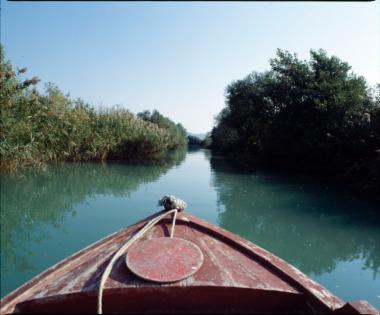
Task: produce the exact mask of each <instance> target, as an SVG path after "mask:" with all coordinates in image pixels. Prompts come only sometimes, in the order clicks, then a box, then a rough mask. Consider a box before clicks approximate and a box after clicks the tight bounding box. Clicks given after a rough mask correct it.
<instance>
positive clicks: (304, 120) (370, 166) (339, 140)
mask: <svg viewBox="0 0 380 315" xmlns="http://www.w3.org/2000/svg"><path fill="white" fill-rule="evenodd" d="M270 66H271V69H270V70H268V71H265V72H261V73H257V72H253V73H251V74H249V75H248V76H246V77H245V78H243V79H241V80H237V81H233V82H232V83H230V84H229V85H228V86H227V88H226V94H225V95H226V106H225V108H224V109H223V110H222V111H221V112H220V113H219V115H218V116H217V118H216V125H215V127H214V128H213V129H212V132H211V140H212V143H211V149H213V150H214V151H217V152H220V153H223V154H225V155H229V156H235V157H236V156H239V159H240V160H242V161H243V162H244V163H245V165H246V166H247V167H252V168H256V167H269V168H272V169H277V170H281V171H284V170H287V171H291V172H302V173H308V174H310V175H312V174H318V175H323V176H327V177H329V178H330V179H333V180H334V181H335V182H337V183H338V184H340V185H342V186H347V187H351V188H353V189H354V190H355V191H357V192H359V193H360V194H365V195H372V196H375V197H379V196H378V187H380V84H377V86H376V87H375V88H370V87H369V85H368V83H367V82H366V80H365V79H364V77H361V76H357V75H356V74H354V73H353V72H352V71H350V70H351V67H350V66H349V65H348V64H347V63H346V62H343V61H341V60H340V59H339V58H337V57H336V56H331V57H329V56H328V55H327V53H326V52H325V51H324V50H318V51H314V50H311V51H310V60H309V61H307V60H300V59H298V57H297V55H296V54H291V53H290V52H288V51H282V50H277V56H276V57H275V58H273V59H271V60H270Z"/></svg>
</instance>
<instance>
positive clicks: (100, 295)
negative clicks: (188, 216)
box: [98, 209, 181, 314]
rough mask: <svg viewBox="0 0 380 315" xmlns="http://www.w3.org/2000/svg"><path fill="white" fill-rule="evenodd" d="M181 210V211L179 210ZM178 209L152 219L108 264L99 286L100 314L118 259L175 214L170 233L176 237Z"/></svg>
mask: <svg viewBox="0 0 380 315" xmlns="http://www.w3.org/2000/svg"><path fill="white" fill-rule="evenodd" d="M179 210H181V209H179ZM177 212H178V210H177V209H172V210H169V211H166V212H165V213H163V214H161V215H158V216H156V217H154V218H153V219H151V220H150V221H149V222H148V223H147V224H146V225H145V226H144V227H143V228H142V229H141V230H140V231H138V232H137V233H136V234H135V235H134V236H132V237H131V238H130V239H129V240H128V241H127V242H126V243H125V244H124V245H123V246H122V247H121V248H120V249H119V250H118V251H117V252H116V254H115V255H114V256H113V257H112V259H111V261H110V262H109V263H108V266H107V268H106V269H105V270H104V272H103V275H102V278H101V280H100V285H99V293H98V314H102V311H103V305H102V300H103V289H104V284H105V283H106V280H107V278H108V276H109V275H110V273H111V271H112V268H113V266H114V264H115V262H116V261H117V259H118V258H120V257H121V256H122V255H123V254H124V252H125V251H126V250H127V249H128V248H129V247H130V246H131V245H132V244H133V243H134V242H136V241H137V240H138V239H139V238H141V237H142V236H143V235H144V234H145V233H146V232H147V231H148V230H149V229H151V228H152V227H153V226H154V225H155V224H157V223H158V222H159V221H160V220H161V219H163V218H164V217H166V216H167V215H168V214H171V213H174V216H173V221H172V228H171V231H170V237H171V238H172V237H173V235H174V227H175V221H176V217H177Z"/></svg>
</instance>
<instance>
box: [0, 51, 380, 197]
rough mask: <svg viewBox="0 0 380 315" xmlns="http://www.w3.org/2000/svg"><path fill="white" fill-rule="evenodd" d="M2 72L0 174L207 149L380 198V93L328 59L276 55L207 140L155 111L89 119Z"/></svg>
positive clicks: (2, 67)
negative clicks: (56, 164)
mask: <svg viewBox="0 0 380 315" xmlns="http://www.w3.org/2000/svg"><path fill="white" fill-rule="evenodd" d="M0 57H1V63H0V88H1V91H0V102H1V121H0V131H1V133H0V154H1V168H0V170H1V171H12V170H16V169H19V168H24V167H30V166H41V165H44V164H45V163H50V162H65V161H71V162H76V161H90V160H91V161H105V160H139V159H141V158H144V159H159V158H160V157H162V156H164V155H165V154H166V153H167V152H170V151H172V150H175V149H177V148H186V147H187V146H188V147H189V148H199V147H203V148H209V149H211V150H212V151H213V152H215V153H221V154H223V155H225V156H228V157H231V158H234V159H236V161H237V162H238V163H241V164H242V165H244V167H245V169H246V170H249V169H255V168H258V167H259V168H263V169H265V168H268V169H271V170H278V171H279V172H284V171H285V172H289V171H290V172H294V173H303V174H306V173H307V174H310V175H311V176H314V175H318V176H319V177H320V176H326V178H328V179H329V180H331V179H332V180H333V181H335V182H337V183H338V184H339V185H342V186H346V187H351V188H353V190H354V191H357V192H359V193H361V194H365V195H372V196H375V197H378V196H377V194H376V192H377V189H378V187H379V186H380V84H377V86H376V87H375V88H371V87H369V85H368V83H367V82H366V80H365V79H364V77H361V76H358V75H356V74H355V73H353V72H352V71H351V67H350V66H349V65H348V64H347V63H346V62H343V61H341V60H340V59H339V58H338V57H336V56H328V55H327V53H326V52H325V51H324V50H318V51H314V50H311V51H310V60H300V59H299V58H298V57H297V55H296V54H291V53H290V52H288V51H282V50H277V55H276V57H275V58H273V59H271V60H270V66H271V68H270V70H268V71H265V72H261V73H258V72H252V73H250V74H249V75H248V76H246V77H245V78H243V79H241V80H237V81H233V82H231V83H230V84H229V85H228V86H227V88H226V93H225V99H226V102H225V103H226V106H225V108H224V109H223V110H222V111H221V112H220V113H219V115H218V116H217V117H216V122H215V126H214V127H213V129H212V130H211V132H209V133H207V134H206V135H202V136H199V135H195V134H187V132H186V130H185V129H184V127H183V126H182V125H181V124H179V123H177V124H176V123H174V122H173V121H171V120H170V119H169V118H167V117H164V116H163V115H161V114H160V113H159V112H158V111H156V110H154V111H153V112H149V111H143V112H140V113H138V114H137V115H134V114H133V113H131V112H130V111H129V110H127V109H125V108H122V107H117V106H114V107H112V108H107V109H105V108H103V109H98V110H95V109H94V108H92V107H91V106H90V105H88V104H87V103H85V102H84V101H83V100H81V99H75V100H74V99H71V98H70V97H69V95H64V94H63V93H62V92H61V91H60V90H59V89H58V88H57V87H56V86H54V85H53V84H51V83H48V84H46V86H45V92H44V93H41V92H39V91H37V89H36V84H37V83H38V82H39V81H40V80H39V79H38V78H37V77H33V78H31V79H25V78H24V77H25V72H26V70H27V69H26V68H22V69H17V71H15V70H14V69H13V67H12V65H11V63H10V62H9V61H5V57H4V50H3V47H1V56H0Z"/></svg>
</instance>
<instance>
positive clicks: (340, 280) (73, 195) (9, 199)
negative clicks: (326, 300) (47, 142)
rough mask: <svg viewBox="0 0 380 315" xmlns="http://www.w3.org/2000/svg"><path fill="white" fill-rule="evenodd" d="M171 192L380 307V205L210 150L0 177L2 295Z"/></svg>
mask: <svg viewBox="0 0 380 315" xmlns="http://www.w3.org/2000/svg"><path fill="white" fill-rule="evenodd" d="M165 194H173V195H176V196H178V197H180V198H182V199H184V200H185V201H186V202H187V203H188V208H187V211H188V212H190V213H192V214H194V215H196V216H198V217H200V218H202V219H205V220H207V221H209V222H211V223H214V224H217V225H219V226H221V227H223V228H225V229H227V230H229V231H231V232H233V233H236V234H238V235H240V236H242V237H244V238H246V239H248V240H250V241H252V242H254V243H256V244H257V245H259V246H261V247H263V248H265V249H267V250H269V251H271V252H273V253H274V254H276V255H278V256H279V257H281V258H283V259H284V260H286V261H287V262H289V263H291V264H292V265H294V266H295V267H297V268H299V269H300V270H301V271H303V272H304V273H306V274H307V275H309V276H310V277H311V278H313V279H315V280H316V281H318V282H319V283H321V284H322V285H324V286H325V287H327V288H328V289H329V290H330V291H332V292H333V293H334V294H336V295H338V296H339V297H340V298H342V299H343V300H350V301H351V300H358V299H364V300H367V301H369V302H370V303H372V304H373V305H374V306H375V307H377V308H378V309H380V220H379V215H378V213H379V209H378V205H376V204H373V203H370V202H368V201H365V200H360V199H358V198H356V197H354V196H351V195H349V194H344V193H343V192H341V191H339V190H338V189H336V188H334V187H331V186H330V185H329V184H327V183H324V182H323V181H320V180H318V182H315V181H313V180H311V179H310V178H307V177H304V178H301V177H294V176H293V177H290V176H285V175H274V174H271V173H265V172H260V171H255V172H246V171H244V170H242V169H241V168H240V167H238V166H236V165H235V164H234V163H233V162H231V161H229V160H227V159H226V158H223V157H221V156H215V155H212V154H211V153H210V152H209V151H207V150H198V151H189V152H176V153H175V154H172V155H170V156H168V157H167V158H166V159H165V160H163V161H156V162H154V163H151V162H149V163H143V162H140V163H136V162H135V163H116V162H113V163H107V164H101V163H65V164H60V165H50V166H47V167H46V168H45V169H29V170H26V171H22V172H18V173H17V174H14V175H1V296H2V297H3V296H5V295H6V294H7V293H9V292H10V291H12V290H14V289H15V288H17V287H18V286H19V285H21V284H23V283H24V282H25V281H27V280H29V279H30V278H32V277H33V276H35V275H37V274H38V273H40V272H42V271H43V270H45V269H46V268H48V267H49V266H51V265H52V264H54V263H56V262H58V261H59V260H61V259H63V258H65V257H66V256H68V255H70V254H72V253H73V252H75V251H77V250H79V249H81V248H83V247H84V246H86V245H88V244H90V243H92V242H94V241H96V240H98V239H100V238H102V237H104V236H106V235H108V234H110V233H112V232H114V231H116V230H118V229H121V228H123V227H125V226H128V225H130V224H132V223H134V222H136V221H137V220H139V219H142V218H144V217H146V216H148V215H150V214H151V213H153V212H155V211H157V210H158V209H159V208H158V207H157V200H158V199H160V198H161V197H162V196H164V195H165Z"/></svg>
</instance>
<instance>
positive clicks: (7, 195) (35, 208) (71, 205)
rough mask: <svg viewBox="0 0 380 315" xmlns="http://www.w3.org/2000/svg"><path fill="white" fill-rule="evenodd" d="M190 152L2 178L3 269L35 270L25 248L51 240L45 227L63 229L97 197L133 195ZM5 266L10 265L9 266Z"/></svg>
mask: <svg viewBox="0 0 380 315" xmlns="http://www.w3.org/2000/svg"><path fill="white" fill-rule="evenodd" d="M185 155H186V151H184V150H181V151H175V152H171V153H170V154H168V155H166V156H163V157H161V158H160V159H157V160H154V161H152V160H150V161H145V162H144V161H140V162H134V163H122V162H120V163H118V162H115V163H110V164H100V163H72V164H70V163H68V164H61V165H50V166H48V167H46V169H44V170H41V169H27V170H25V171H22V172H21V171H20V172H18V173H16V174H13V175H10V174H7V175H2V177H1V214H0V219H1V256H2V257H1V261H2V269H3V271H4V270H5V269H4V268H6V267H7V266H9V267H10V266H12V268H16V269H17V270H18V271H25V270H31V269H33V266H30V265H29V264H28V259H27V257H28V255H29V254H31V253H28V251H27V250H26V248H25V247H24V246H23V244H26V243H28V242H30V241H32V242H40V241H42V240H44V239H46V238H48V237H49V235H46V233H47V232H46V229H40V228H39V227H40V226H42V225H50V226H53V227H59V226H60V223H61V222H62V221H63V220H64V219H65V217H66V216H67V215H68V214H70V213H71V214H72V215H75V205H76V204H78V203H80V202H83V201H84V200H86V199H87V198H91V197H93V196H96V195H113V196H128V195H129V194H130V193H131V192H132V191H134V190H136V189H137V188H138V187H139V186H140V185H141V184H144V183H150V182H153V181H156V180H157V179H158V178H159V177H160V176H162V175H163V174H165V173H166V172H167V171H168V170H169V169H171V168H172V167H173V166H175V165H179V164H180V163H182V162H183V161H184V158H185ZM5 262H6V264H5Z"/></svg>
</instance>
